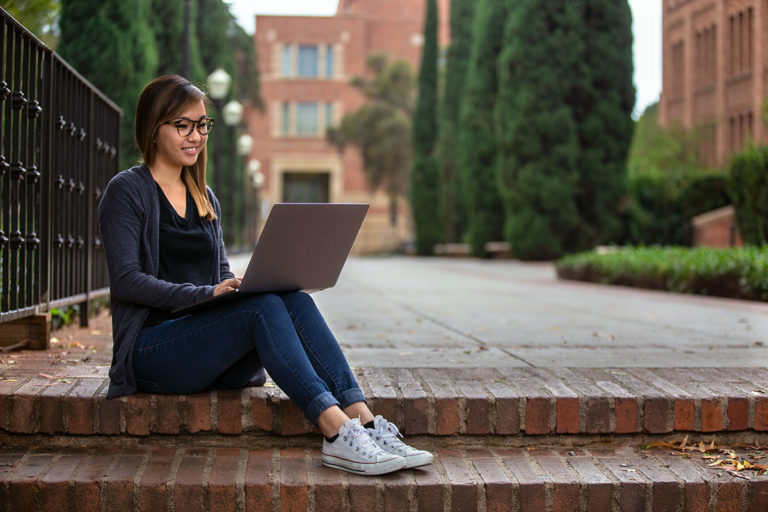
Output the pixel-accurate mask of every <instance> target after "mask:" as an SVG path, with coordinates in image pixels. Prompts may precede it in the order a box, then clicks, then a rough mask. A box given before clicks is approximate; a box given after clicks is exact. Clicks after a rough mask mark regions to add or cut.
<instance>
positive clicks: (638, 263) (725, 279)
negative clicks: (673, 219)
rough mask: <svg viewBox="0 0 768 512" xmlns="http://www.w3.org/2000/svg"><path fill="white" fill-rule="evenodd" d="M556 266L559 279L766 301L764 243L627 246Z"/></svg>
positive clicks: (767, 267) (767, 261)
mask: <svg viewBox="0 0 768 512" xmlns="http://www.w3.org/2000/svg"><path fill="white" fill-rule="evenodd" d="M555 266H556V269H557V275H558V277H560V278H562V279H577V280H582V281H592V282H596V283H604V284H619V285H627V286H638V287H642V288H652V289H657V290H669V291H674V292H681V293H696V294H702V295H715V296H719V297H731V298H737V299H749V300H760V301H768V245H763V246H759V247H758V246H747V247H737V248H728V249H715V248H708V247H701V248H695V249H690V248H685V247H631V248H623V249H617V250H616V251H615V252H609V253H607V254H598V253H594V252H591V253H578V254H573V255H570V256H566V257H565V258H563V259H561V260H559V261H558V262H557V263H556V264H555Z"/></svg>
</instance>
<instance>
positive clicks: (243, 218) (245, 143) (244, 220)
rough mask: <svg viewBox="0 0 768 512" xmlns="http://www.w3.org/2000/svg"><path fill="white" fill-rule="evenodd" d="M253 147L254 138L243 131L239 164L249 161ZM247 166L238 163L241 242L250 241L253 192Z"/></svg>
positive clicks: (238, 150)
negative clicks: (248, 182)
mask: <svg viewBox="0 0 768 512" xmlns="http://www.w3.org/2000/svg"><path fill="white" fill-rule="evenodd" d="M252 148H253V138H252V137H251V136H250V135H248V133H243V134H242V135H240V136H239V137H238V138H237V154H238V155H240V157H241V159H238V164H240V162H243V163H244V162H247V161H248V156H249V155H250V154H251V149H252ZM244 171H245V166H244V165H242V166H241V165H238V166H237V172H238V179H239V183H240V187H238V193H239V194H240V198H241V201H240V210H239V212H238V213H239V217H240V231H239V234H240V241H241V242H248V228H249V221H250V219H249V215H250V213H251V202H252V198H251V194H250V193H249V192H250V187H248V185H247V181H246V180H247V177H246V176H245V172H244Z"/></svg>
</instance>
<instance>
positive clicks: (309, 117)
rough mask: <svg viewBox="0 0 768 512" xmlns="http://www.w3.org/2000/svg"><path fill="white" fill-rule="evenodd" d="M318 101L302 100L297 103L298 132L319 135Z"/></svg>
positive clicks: (298, 133) (305, 134)
mask: <svg viewBox="0 0 768 512" xmlns="http://www.w3.org/2000/svg"><path fill="white" fill-rule="evenodd" d="M317 110H318V109H317V103H310V102H302V103H299V104H298V105H296V134H297V135H303V136H307V135H317V134H318V129H317V128H318V124H317Z"/></svg>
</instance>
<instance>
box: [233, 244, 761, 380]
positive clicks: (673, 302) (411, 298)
mask: <svg viewBox="0 0 768 512" xmlns="http://www.w3.org/2000/svg"><path fill="white" fill-rule="evenodd" d="M231 259H232V264H233V268H235V269H236V270H238V269H240V268H243V267H244V265H245V263H246V262H247V255H246V256H241V255H238V256H236V257H233V258H231ZM314 297H315V300H316V301H317V303H318V305H319V307H320V308H321V310H322V311H323V312H324V314H325V315H326V318H327V319H328V322H329V324H330V325H331V327H332V328H333V330H334V332H335V333H336V334H337V336H338V338H339V341H340V342H341V344H342V346H343V347H344V349H345V352H346V353H347V356H348V358H349V360H350V363H351V364H352V365H353V366H359V367H398V368H404V367H464V366H471V367H510V366H535V367H614V368H615V367H746V366H753V367H766V366H768V304H766V303H758V302H748V301H738V300H730V299H720V298H711V297H702V296H692V295H683V294H675V293H666V292H657V291H649V290H641V289H634V288H627V287H617V286H605V285H595V284H588V283H581V282H574V281H560V280H558V279H557V277H556V276H555V272H554V268H553V267H552V265H549V264H540V263H521V262H516V261H507V260H505V261H499V260H495V261H494V260H492V261H484V260H474V259H438V258H413V257H361V258H350V259H349V261H348V262H347V264H346V266H345V267H344V270H343V272H342V275H341V278H340V280H339V283H338V285H337V286H336V287H335V288H333V289H330V290H325V291H323V292H319V293H316V294H315V295H314Z"/></svg>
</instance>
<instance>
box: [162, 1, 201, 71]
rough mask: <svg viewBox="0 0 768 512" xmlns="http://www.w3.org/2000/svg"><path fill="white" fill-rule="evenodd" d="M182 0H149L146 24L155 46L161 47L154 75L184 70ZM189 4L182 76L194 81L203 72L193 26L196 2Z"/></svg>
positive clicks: (194, 25)
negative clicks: (186, 72) (186, 61)
mask: <svg viewBox="0 0 768 512" xmlns="http://www.w3.org/2000/svg"><path fill="white" fill-rule="evenodd" d="M184 3H185V2H183V1H176V2H169V1H167V0H151V12H152V15H151V17H150V26H151V28H152V32H153V33H154V34H155V41H156V42H157V47H158V48H162V49H163V51H162V52H160V53H159V55H158V57H159V58H158V63H157V71H156V74H157V75H158V76H161V75H183V74H184V72H183V68H184V62H183V60H184V45H185V41H184ZM189 4H190V17H189V18H190V30H189V76H187V77H186V78H187V79H188V80H191V81H192V82H195V83H203V82H205V79H206V78H207V73H206V72H205V71H206V70H205V68H204V67H203V61H202V60H201V58H200V48H199V43H198V39H199V38H198V36H197V31H196V30H195V28H196V27H197V22H196V20H197V3H196V2H190V3H189ZM211 71H213V70H211ZM209 73H210V71H209Z"/></svg>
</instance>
